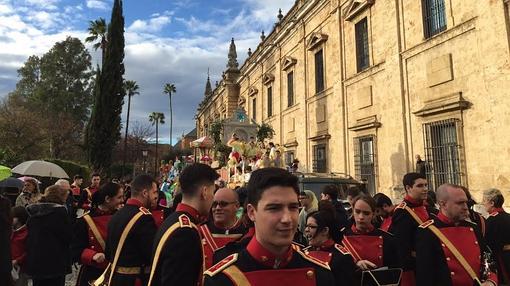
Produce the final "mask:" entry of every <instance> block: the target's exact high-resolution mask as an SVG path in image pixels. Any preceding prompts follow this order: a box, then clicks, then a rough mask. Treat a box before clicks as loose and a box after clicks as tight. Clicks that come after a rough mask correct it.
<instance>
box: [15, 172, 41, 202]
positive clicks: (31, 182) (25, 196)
mask: <svg viewBox="0 0 510 286" xmlns="http://www.w3.org/2000/svg"><path fill="white" fill-rule="evenodd" d="M39 199H41V193H40V191H39V182H38V181H37V180H36V179H34V178H30V177H28V178H25V180H24V184H23V189H22V190H21V193H20V194H19V196H18V197H17V198H16V204H15V205H16V206H22V207H26V206H28V205H31V204H35V203H37V202H38V201H39Z"/></svg>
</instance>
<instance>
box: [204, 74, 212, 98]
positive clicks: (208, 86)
mask: <svg viewBox="0 0 510 286" xmlns="http://www.w3.org/2000/svg"><path fill="white" fill-rule="evenodd" d="M212 93H213V91H212V87H211V78H210V75H209V68H208V69H207V82H206V83H205V92H204V95H205V97H206V98H207V97H209V96H211V95H212Z"/></svg>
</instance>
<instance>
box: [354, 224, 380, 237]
mask: <svg viewBox="0 0 510 286" xmlns="http://www.w3.org/2000/svg"><path fill="white" fill-rule="evenodd" d="M374 229H375V227H374V226H373V225H371V226H370V228H369V229H368V230H367V231H361V230H359V229H358V228H357V227H356V223H354V224H353V225H352V226H351V230H352V232H353V233H355V234H368V233H371V232H372V231H374Z"/></svg>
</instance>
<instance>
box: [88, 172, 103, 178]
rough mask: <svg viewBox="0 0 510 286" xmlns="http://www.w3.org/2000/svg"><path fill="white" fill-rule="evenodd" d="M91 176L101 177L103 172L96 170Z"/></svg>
mask: <svg viewBox="0 0 510 286" xmlns="http://www.w3.org/2000/svg"><path fill="white" fill-rule="evenodd" d="M90 177H91V178H94V177H101V174H99V173H96V172H94V173H92V175H90Z"/></svg>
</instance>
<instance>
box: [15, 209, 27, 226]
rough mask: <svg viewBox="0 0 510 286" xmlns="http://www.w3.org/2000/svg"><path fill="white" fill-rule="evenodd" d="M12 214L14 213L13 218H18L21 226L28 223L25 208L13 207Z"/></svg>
mask: <svg viewBox="0 0 510 286" xmlns="http://www.w3.org/2000/svg"><path fill="white" fill-rule="evenodd" d="M11 212H12V217H13V218H17V219H18V221H19V222H20V223H21V224H26V223H27V220H28V212H27V209H25V207H23V206H17V207H13V208H12V210H11Z"/></svg>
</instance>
